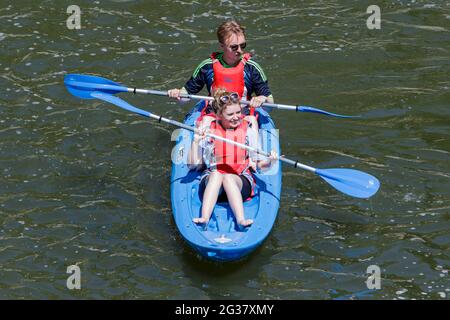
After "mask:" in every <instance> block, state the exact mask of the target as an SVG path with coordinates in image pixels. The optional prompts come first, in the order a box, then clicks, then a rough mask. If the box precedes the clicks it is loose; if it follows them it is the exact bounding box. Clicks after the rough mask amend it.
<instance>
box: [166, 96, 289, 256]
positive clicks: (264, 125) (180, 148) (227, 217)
mask: <svg viewBox="0 0 450 320" xmlns="http://www.w3.org/2000/svg"><path fill="white" fill-rule="evenodd" d="M203 106H204V102H203V101H202V102H199V103H197V104H196V105H195V106H194V108H193V109H192V110H191V112H190V113H189V114H188V115H187V116H186V118H185V120H184V123H185V124H187V125H190V126H194V124H195V121H196V120H197V118H198V117H199V116H200V111H201V110H202V108H203ZM258 113H259V117H258V122H259V128H260V131H259V132H260V134H259V136H260V143H261V149H263V150H264V151H271V150H275V151H276V152H277V153H278V154H280V146H279V139H278V131H277V130H276V129H275V126H274V123H273V121H272V119H271V118H270V116H269V115H268V113H266V112H265V111H264V110H262V109H260V108H259V109H258ZM192 139H193V133H192V132H190V131H187V130H183V129H180V131H179V132H178V135H177V138H176V145H175V147H174V149H173V151H172V176H171V200H172V211H173V216H174V220H175V223H176V225H177V228H178V230H179V231H180V234H181V235H182V237H183V238H184V240H186V242H187V243H188V244H189V245H190V246H191V247H192V248H193V249H194V250H195V251H197V252H198V253H199V254H200V255H201V256H203V257H205V258H207V259H211V260H216V261H233V260H238V259H241V258H242V257H244V256H246V255H248V254H250V253H251V252H252V251H253V250H255V249H256V248H257V247H258V246H259V245H261V243H262V242H263V241H264V240H265V239H266V238H267V236H268V235H269V233H270V231H271V229H272V227H273V224H274V223H275V220H276V217H277V214H278V209H279V206H280V194H281V162H280V161H278V162H277V163H276V164H274V165H272V167H271V168H270V169H269V170H267V171H265V172H264V173H262V172H261V173H255V174H254V176H255V180H256V188H255V195H254V197H252V199H250V200H248V201H245V202H244V212H245V218H246V219H253V221H254V222H253V224H252V225H251V226H250V227H247V228H241V227H239V226H238V225H237V223H236V219H235V218H234V214H233V211H232V210H231V208H230V206H229V205H228V203H217V204H216V206H215V208H214V211H213V213H212V215H211V219H210V221H209V223H208V224H207V225H206V226H205V225H197V224H195V223H193V222H192V219H193V218H196V217H200V216H201V199H200V197H199V192H198V191H199V185H200V177H201V174H202V172H200V171H195V170H189V168H188V166H187V157H188V153H189V150H190V146H191V143H192Z"/></svg>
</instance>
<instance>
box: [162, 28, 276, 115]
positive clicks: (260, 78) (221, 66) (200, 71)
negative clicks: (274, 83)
mask: <svg viewBox="0 0 450 320" xmlns="http://www.w3.org/2000/svg"><path fill="white" fill-rule="evenodd" d="M217 39H218V41H219V48H220V52H214V53H212V54H211V56H210V57H209V58H208V59H206V60H204V61H202V62H201V63H200V64H199V65H198V67H197V68H196V69H195V71H194V73H193V74H192V76H191V78H190V79H189V80H188V82H186V84H185V85H184V87H183V88H181V89H172V90H169V91H168V94H169V96H170V97H172V98H177V99H180V94H197V93H198V92H200V90H202V89H203V87H204V86H205V85H206V88H207V90H208V93H209V95H212V94H213V93H214V90H215V89H217V88H224V89H226V90H227V91H229V92H236V93H238V95H239V97H240V98H241V99H247V100H250V110H249V111H247V112H246V113H250V114H253V110H252V108H257V107H260V106H261V105H262V104H263V103H264V102H269V103H273V96H272V94H271V92H270V89H269V85H268V81H267V78H266V75H265V74H264V71H263V70H262V68H261V66H260V65H259V64H258V63H256V62H255V61H254V60H253V59H252V57H251V55H250V53H244V49H245V48H246V46H247V42H246V39H245V29H244V27H243V26H241V25H240V24H239V23H238V22H236V21H234V20H229V21H225V22H223V23H222V24H221V25H220V26H219V27H218V29H217ZM252 95H253V96H252ZM211 113H212V110H211V108H210V107H209V108H208V106H207V107H206V108H205V110H204V112H203V114H211ZM209 120H212V119H209Z"/></svg>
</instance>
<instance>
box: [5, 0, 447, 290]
mask: <svg viewBox="0 0 450 320" xmlns="http://www.w3.org/2000/svg"><path fill="white" fill-rule="evenodd" d="M75 2H76V3H75ZM375 2H376V3H375ZM0 3H1V6H0V26H1V27H0V89H1V94H0V170H1V173H2V180H1V184H0V298H1V299H81V298H82V299H448V296H449V294H450V292H449V291H450V281H449V276H448V269H450V262H449V254H450V250H449V245H450V157H449V155H450V142H449V141H450V108H449V107H450V32H449V31H450V29H449V28H450V5H449V3H448V2H447V1H438V0H429V1H422V0H416V1H413V0H408V1H407V0H405V1H397V0H391V1H381V0H380V1H374V2H373V3H372V2H371V1H346V0H343V1H338V0H323V1H310V0H307V1H291V0H290V1H274V0H273V1H272V0H267V1H227V0H222V1H193V2H190V1H178V0H174V1H164V0H163V1H143V0H142V1H118V0H116V1H106V0H101V1H86V0H85V1H31V0H29V1H25V0H18V1H14V2H10V1H5V0H1V1H0ZM71 4H77V5H78V6H79V7H80V8H81V29H80V30H69V29H68V28H67V26H66V20H67V18H68V17H69V14H67V12H66V9H67V7H68V6H69V5H71ZM371 4H377V5H378V6H379V7H380V8H381V29H379V30H376V29H375V30H369V29H368V28H367V25H366V20H367V18H368V17H369V15H370V14H368V13H366V9H367V7H368V6H369V5H371ZM232 17H233V18H237V19H238V20H240V21H241V22H242V23H243V24H244V25H245V26H246V27H247V41H248V47H247V48H248V50H249V51H251V52H253V53H254V54H255V60H256V61H258V62H259V63H260V64H261V66H262V67H263V68H264V71H265V73H266V75H267V77H268V79H269V84H270V87H271V90H272V92H273V94H274V97H275V100H276V102H278V103H285V104H304V105H311V106H315V107H318V108H323V109H326V110H329V111H333V112H337V113H343V114H361V115H363V118H362V119H336V118H331V117H325V116H321V115H315V114H307V113H297V114H295V113H293V112H291V111H281V110H279V111H277V110H275V111H273V112H272V116H273V119H274V121H275V123H276V125H277V127H278V128H280V136H281V139H280V142H281V148H282V152H283V154H285V155H286V156H287V157H289V158H292V159H297V160H299V161H300V162H303V163H305V164H309V165H312V166H315V167H319V168H334V167H341V168H355V169H358V170H362V171H365V172H368V173H371V174H373V175H375V176H376V177H377V178H378V179H379V180H380V182H381V188H380V191H379V192H378V193H377V194H376V195H375V196H374V197H372V198H370V199H369V200H363V199H355V198H351V197H348V196H345V195H343V194H341V193H339V192H337V191H336V190H335V189H333V188H331V187H330V186H329V185H328V184H326V183H325V182H324V181H322V179H320V178H318V177H317V176H314V175H312V174H310V173H309V172H306V171H301V170H297V169H293V168H290V167H288V166H284V168H283V188H282V196H281V207H280V210H279V214H278V219H277V222H276V224H275V225H274V227H273V230H272V233H271V234H270V235H269V237H268V238H267V239H266V241H265V242H264V243H263V244H262V246H261V247H260V248H258V249H257V250H256V251H255V252H253V253H252V254H251V255H250V256H249V257H248V258H246V259H244V260H242V261H238V262H233V263H228V264H218V263H214V262H210V261H206V260H204V259H202V258H200V257H199V256H197V255H196V254H195V253H194V252H193V251H192V250H191V249H190V247H188V246H187V245H186V244H185V242H184V240H183V239H182V238H181V236H180V234H179V232H178V230H177V227H176V225H175V223H174V220H173V217H172V210H171V204H170V172H171V161H170V153H171V150H172V148H173V146H174V143H173V142H172V141H171V133H172V131H173V128H171V127H168V126H167V125H164V124H158V123H150V121H149V120H147V119H145V118H142V117H139V116H137V115H135V114H132V113H129V112H126V111H124V110H121V109H119V108H116V107H114V106H112V105H109V104H106V103H103V102H101V101H99V100H80V99H77V98H75V97H73V96H71V95H70V94H69V93H68V92H67V91H66V89H65V87H64V85H63V78H64V75H65V74H67V73H88V74H94V75H98V76H102V77H106V78H108V79H112V80H114V81H118V82H121V83H124V84H127V85H129V86H137V87H140V88H149V89H157V90H167V89H171V88H174V87H181V86H182V85H183V84H184V83H185V81H186V80H187V79H188V78H189V76H190V75H191V74H192V72H193V70H194V69H195V67H196V66H197V64H198V63H200V62H201V61H202V60H203V59H205V58H206V57H208V55H209V54H210V52H212V51H214V50H215V49H216V48H217V45H216V42H217V41H216V38H215V30H216V27H217V25H218V24H219V23H220V22H222V21H223V20H224V19H226V18H232ZM202 93H203V94H205V93H206V92H205V91H203V92H202ZM120 96H121V97H122V98H124V99H126V100H127V101H129V102H130V103H132V104H133V105H135V106H138V107H140V108H143V109H147V110H149V111H152V112H154V113H156V114H161V115H164V116H166V117H170V118H173V119H176V120H179V121H181V120H182V119H183V117H184V115H185V114H186V113H187V112H188V111H189V109H190V106H191V105H192V103H191V104H190V105H184V106H183V105H178V104H177V103H176V102H174V101H170V100H168V99H167V98H164V97H157V96H143V95H136V96H133V95H132V94H121V95H120ZM75 264H76V265H78V266H79V267H80V269H81V290H69V289H68V288H67V287H66V280H67V278H68V276H69V274H67V273H66V270H67V267H68V266H70V265H75ZM370 265H377V266H379V267H380V269H381V288H380V289H378V290H369V289H368V288H367V286H366V280H367V276H368V275H367V273H366V270H367V267H368V266H370Z"/></svg>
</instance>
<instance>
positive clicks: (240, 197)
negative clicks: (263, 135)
mask: <svg viewBox="0 0 450 320" xmlns="http://www.w3.org/2000/svg"><path fill="white" fill-rule="evenodd" d="M211 107H212V109H213V111H214V120H213V121H212V122H211V124H210V128H209V130H208V131H210V132H211V133H213V134H215V135H218V136H222V137H224V138H227V139H230V140H233V141H236V142H238V143H241V144H245V145H249V146H251V147H253V148H257V147H258V146H257V145H258V142H257V141H258V128H257V127H255V126H254V125H252V121H247V120H246V119H245V118H244V115H243V114H242V107H241V105H240V103H239V95H238V94H237V93H236V92H233V93H230V92H227V91H225V90H224V89H221V88H219V89H217V90H216V91H215V94H214V101H213V102H212V104H211ZM211 116H212V115H211ZM205 131H206V130H203V132H202V134H200V135H198V134H195V135H194V140H193V142H192V146H191V149H190V152H189V157H188V164H189V168H190V169H199V168H201V167H204V166H206V170H205V171H204V173H203V176H202V178H201V182H200V197H201V198H202V201H203V202H202V212H201V217H200V218H194V219H193V221H194V222H195V223H201V224H206V223H208V221H209V218H210V217H211V214H212V212H213V209H214V206H215V205H216V203H217V201H219V202H225V201H228V203H229V204H230V207H231V209H232V210H233V213H234V215H235V217H236V221H237V223H238V224H239V225H240V226H241V227H247V226H249V225H251V224H252V223H253V220H252V219H245V216H244V206H243V201H244V200H247V199H249V198H250V197H251V196H252V195H253V193H254V187H255V179H254V177H253V174H252V170H253V171H256V169H257V168H259V169H262V170H264V169H267V168H268V167H270V165H271V163H272V162H273V161H276V159H277V155H276V153H275V152H274V151H272V152H271V157H270V158H269V159H265V160H260V159H258V157H257V155H256V154H250V153H249V152H248V151H247V150H246V149H243V148H239V147H237V146H234V145H231V144H228V143H226V142H222V141H219V140H217V139H211V138H208V137H206V136H205V134H204V133H205ZM202 194H203V195H202Z"/></svg>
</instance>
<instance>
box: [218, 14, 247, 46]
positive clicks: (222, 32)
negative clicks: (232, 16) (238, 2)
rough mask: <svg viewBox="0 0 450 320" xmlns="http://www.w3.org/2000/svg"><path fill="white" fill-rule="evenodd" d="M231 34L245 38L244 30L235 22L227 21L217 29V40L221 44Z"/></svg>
mask: <svg viewBox="0 0 450 320" xmlns="http://www.w3.org/2000/svg"><path fill="white" fill-rule="evenodd" d="M233 34H243V35H244V36H245V28H244V27H243V26H242V25H241V24H240V23H239V22H237V21H236V20H227V21H225V22H223V23H222V24H221V25H220V26H219V27H218V28H217V40H219V42H220V43H221V44H225V41H226V40H227V39H228V38H229V37H231V36H232V35H233Z"/></svg>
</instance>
